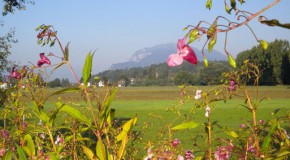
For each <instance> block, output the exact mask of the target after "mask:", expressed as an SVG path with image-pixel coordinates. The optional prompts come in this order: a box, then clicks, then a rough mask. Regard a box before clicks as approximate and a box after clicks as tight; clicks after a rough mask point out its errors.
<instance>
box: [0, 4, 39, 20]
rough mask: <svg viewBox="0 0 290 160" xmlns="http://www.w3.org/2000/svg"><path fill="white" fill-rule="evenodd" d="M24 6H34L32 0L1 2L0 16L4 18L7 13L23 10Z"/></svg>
mask: <svg viewBox="0 0 290 160" xmlns="http://www.w3.org/2000/svg"><path fill="white" fill-rule="evenodd" d="M26 4H34V1H33V0H18V1H17V0H3V11H2V15H3V16H6V15H7V14H8V13H14V12H15V11H16V10H24V9H25V8H26Z"/></svg>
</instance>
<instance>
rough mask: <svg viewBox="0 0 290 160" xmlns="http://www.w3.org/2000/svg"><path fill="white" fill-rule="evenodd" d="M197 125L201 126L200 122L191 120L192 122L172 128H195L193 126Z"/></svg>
mask: <svg viewBox="0 0 290 160" xmlns="http://www.w3.org/2000/svg"><path fill="white" fill-rule="evenodd" d="M197 126H199V123H197V122H193V121H191V122H186V123H182V124H179V125H177V126H175V127H173V128H171V129H172V130H180V129H193V128H196V127H197Z"/></svg>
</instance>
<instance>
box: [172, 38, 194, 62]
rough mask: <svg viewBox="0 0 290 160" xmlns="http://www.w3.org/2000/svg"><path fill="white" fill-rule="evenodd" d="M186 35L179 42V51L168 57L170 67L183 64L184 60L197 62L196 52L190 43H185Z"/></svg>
mask: <svg viewBox="0 0 290 160" xmlns="http://www.w3.org/2000/svg"><path fill="white" fill-rule="evenodd" d="M185 41H186V37H184V38H183V39H179V40H178V42H177V53H176V54H171V55H170V56H169V57H168V59H167V65H168V66H170V67H174V66H178V65H181V64H182V62H183V60H187V61H188V62H190V63H192V64H197V58H196V55H195V52H194V51H193V49H192V48H190V46H189V45H187V44H185Z"/></svg>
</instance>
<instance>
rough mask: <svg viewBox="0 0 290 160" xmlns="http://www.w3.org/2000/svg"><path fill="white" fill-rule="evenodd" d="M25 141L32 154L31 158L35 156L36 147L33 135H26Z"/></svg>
mask: <svg viewBox="0 0 290 160" xmlns="http://www.w3.org/2000/svg"><path fill="white" fill-rule="evenodd" d="M24 140H25V141H26V144H27V147H28V149H29V151H30V153H31V155H30V156H35V146H34V142H33V140H32V137H31V135H29V134H27V135H25V136H24Z"/></svg>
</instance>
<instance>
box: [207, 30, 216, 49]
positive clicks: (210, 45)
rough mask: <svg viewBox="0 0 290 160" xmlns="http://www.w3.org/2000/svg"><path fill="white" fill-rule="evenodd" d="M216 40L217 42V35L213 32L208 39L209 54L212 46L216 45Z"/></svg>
mask: <svg viewBox="0 0 290 160" xmlns="http://www.w3.org/2000/svg"><path fill="white" fill-rule="evenodd" d="M216 40H217V33H216V32H215V33H214V34H213V36H212V37H211V38H210V39H209V43H208V51H209V53H210V52H212V49H213V46H214V45H215V44H216Z"/></svg>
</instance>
